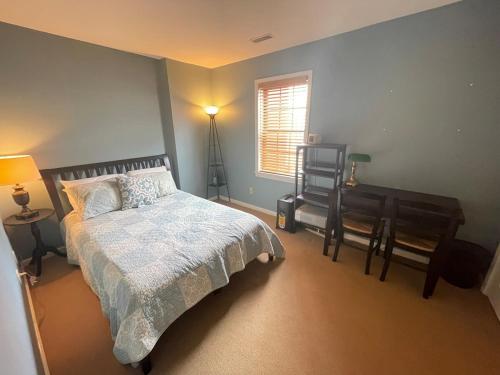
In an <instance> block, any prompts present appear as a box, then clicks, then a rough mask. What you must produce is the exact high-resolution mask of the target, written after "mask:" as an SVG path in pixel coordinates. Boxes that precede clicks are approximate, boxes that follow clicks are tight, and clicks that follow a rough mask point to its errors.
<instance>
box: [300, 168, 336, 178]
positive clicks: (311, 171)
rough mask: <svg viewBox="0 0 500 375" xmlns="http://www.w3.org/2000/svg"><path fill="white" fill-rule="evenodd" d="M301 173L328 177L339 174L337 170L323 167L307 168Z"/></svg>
mask: <svg viewBox="0 0 500 375" xmlns="http://www.w3.org/2000/svg"><path fill="white" fill-rule="evenodd" d="M300 173H301V174H310V175H313V176H321V177H326V178H335V176H336V175H337V172H336V171H325V170H322V169H315V168H305V169H304V170H303V171H302V172H300Z"/></svg>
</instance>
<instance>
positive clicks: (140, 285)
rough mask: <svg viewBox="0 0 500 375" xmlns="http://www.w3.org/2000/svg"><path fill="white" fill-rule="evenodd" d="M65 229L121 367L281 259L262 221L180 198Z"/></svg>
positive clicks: (69, 222)
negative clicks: (210, 300) (263, 264)
mask: <svg viewBox="0 0 500 375" xmlns="http://www.w3.org/2000/svg"><path fill="white" fill-rule="evenodd" d="M62 227H63V231H64V232H65V234H64V236H65V239H66V247H67V251H68V261H69V262H70V263H72V264H79V265H80V267H81V269H82V273H83V276H84V278H85V281H86V282H87V283H88V284H89V285H90V287H91V288H92V290H93V291H94V292H95V293H96V294H97V296H98V297H99V299H100V301H101V306H102V310H103V311H104V313H105V314H106V316H107V317H108V318H109V321H110V325H111V333H112V335H113V339H114V340H115V346H114V349H113V352H114V354H115V356H116V358H117V359H118V360H119V361H120V362H121V363H124V364H126V363H132V362H138V361H140V360H142V359H143V358H144V357H146V356H147V355H148V354H149V352H150V351H151V350H152V349H153V346H154V345H155V344H156V341H157V340H158V339H159V337H160V336H161V334H162V333H163V332H164V331H165V330H166V329H167V327H168V326H169V325H170V324H172V322H173V321H174V320H175V319H177V318H178V317H179V316H180V315H181V314H182V313H183V312H185V311H186V310H188V309H189V308H190V307H192V306H193V305H195V304H196V303H197V302H198V301H200V300H201V299H202V298H203V297H204V296H206V295H207V294H209V293H210V292H212V291H214V290H216V289H218V288H221V287H222V286H224V285H226V284H228V282H229V276H230V275H231V274H233V273H235V272H238V271H241V270H243V269H244V268H245V265H246V264H247V263H248V262H250V261H251V260H253V259H255V257H257V255H259V254H261V253H269V254H271V255H274V256H276V257H284V249H283V246H282V244H281V242H280V241H279V239H278V237H277V236H276V234H274V232H273V231H272V230H271V229H270V228H269V226H268V225H267V224H265V223H264V222H263V221H261V220H260V219H258V218H256V217H255V216H253V215H250V214H247V213H245V212H241V211H238V210H235V209H232V208H230V207H226V206H223V205H220V204H217V203H214V202H210V201H208V200H205V199H201V198H198V197H195V196H193V195H191V194H188V193H184V192H181V191H179V192H177V193H176V194H173V195H170V196H167V197H164V198H161V199H160V201H159V202H158V203H156V204H154V205H151V206H145V207H141V208H134V209H130V210H126V211H114V212H109V213H107V214H104V215H100V216H97V217H94V218H92V219H89V220H86V221H81V219H79V217H78V215H76V214H74V213H70V214H68V215H67V216H66V217H65V218H64V220H63V223H62Z"/></svg>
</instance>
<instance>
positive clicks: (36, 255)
mask: <svg viewBox="0 0 500 375" xmlns="http://www.w3.org/2000/svg"><path fill="white" fill-rule="evenodd" d="M53 214H54V210H53V209H49V208H42V209H40V210H39V215H38V216H35V217H32V218H30V219H27V220H20V219H16V216H15V215H12V216H9V217H8V218H6V219H5V220H4V222H3V224H4V225H5V226H9V227H15V226H22V225H28V224H29V225H30V226H31V234H32V235H33V237H34V238H35V243H36V246H35V248H34V249H33V257H32V258H31V261H30V265H31V264H35V267H36V268H35V276H36V277H38V276H40V275H41V274H42V257H43V256H44V255H46V254H47V252H49V251H50V252H52V253H55V254H57V255H59V256H62V257H65V256H66V254H65V253H62V252H60V251H59V250H57V249H56V248H55V247H52V246H46V245H45V244H44V243H43V241H42V236H41V234H40V228H38V222H39V221H42V220H45V219H47V218H48V217H50V216H51V215H53Z"/></svg>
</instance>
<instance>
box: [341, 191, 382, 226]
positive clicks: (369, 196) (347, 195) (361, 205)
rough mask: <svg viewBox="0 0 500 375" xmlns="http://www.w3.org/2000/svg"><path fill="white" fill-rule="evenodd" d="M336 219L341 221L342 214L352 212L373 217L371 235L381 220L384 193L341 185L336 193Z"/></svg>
mask: <svg viewBox="0 0 500 375" xmlns="http://www.w3.org/2000/svg"><path fill="white" fill-rule="evenodd" d="M337 199H338V201H337V219H338V220H340V223H342V215H343V214H345V213H354V214H359V215H363V216H365V217H370V218H372V219H373V224H374V225H373V233H372V234H373V235H375V234H376V231H377V229H378V227H379V225H380V221H381V220H382V216H383V213H384V207H385V199H386V197H385V196H384V195H379V194H375V193H367V192H363V191H358V190H356V189H355V188H354V189H353V188H348V187H342V188H340V189H339V194H338V195H337Z"/></svg>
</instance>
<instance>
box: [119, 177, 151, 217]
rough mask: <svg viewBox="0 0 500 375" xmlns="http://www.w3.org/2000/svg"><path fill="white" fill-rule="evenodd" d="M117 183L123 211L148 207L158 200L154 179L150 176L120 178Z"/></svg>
mask: <svg viewBox="0 0 500 375" xmlns="http://www.w3.org/2000/svg"><path fill="white" fill-rule="evenodd" d="M117 181H118V188H119V189H120V195H121V198H122V210H128V209H129V208H137V207H142V206H147V205H150V204H153V203H155V202H156V201H157V200H158V198H157V196H156V189H155V185H154V183H153V179H152V178H151V177H149V176H131V177H129V176H120V177H118V178H117Z"/></svg>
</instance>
